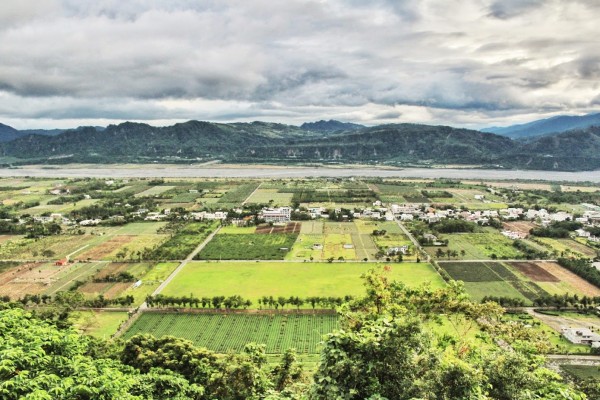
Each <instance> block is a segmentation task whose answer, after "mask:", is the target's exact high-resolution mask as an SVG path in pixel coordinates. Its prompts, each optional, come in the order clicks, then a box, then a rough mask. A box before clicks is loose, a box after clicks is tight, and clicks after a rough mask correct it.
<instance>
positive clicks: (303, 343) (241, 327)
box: [123, 312, 338, 354]
mask: <svg viewBox="0 0 600 400" xmlns="http://www.w3.org/2000/svg"><path fill="white" fill-rule="evenodd" d="M337 325H338V317H337V315H244V314H229V315H228V314H163V313H154V312H145V313H143V314H142V315H141V316H140V318H139V319H138V320H137V321H135V323H134V324H133V325H132V326H131V328H129V330H128V331H127V332H126V333H125V335H124V336H123V337H124V338H125V339H127V338H130V337H131V336H133V335H136V334H140V333H150V334H152V335H154V336H156V337H161V336H165V335H173V336H177V337H181V338H184V339H188V340H191V341H192V342H194V344H195V345H196V346H201V347H206V348H208V349H209V350H213V351H215V352H217V353H228V352H230V351H233V352H240V351H241V350H243V348H244V346H245V345H246V344H247V343H251V342H253V343H260V344H265V345H266V352H267V353H268V354H281V353H283V352H284V351H285V350H287V349H288V348H295V349H296V350H297V351H298V353H300V354H316V353H318V352H319V342H321V340H322V339H323V335H325V334H327V333H329V332H333V331H334V330H335V329H337Z"/></svg>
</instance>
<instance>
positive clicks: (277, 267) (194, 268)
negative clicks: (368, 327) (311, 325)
mask: <svg viewBox="0 0 600 400" xmlns="http://www.w3.org/2000/svg"><path fill="white" fill-rule="evenodd" d="M375 265H376V264H373V263H368V264H367V263H349V262H345V263H316V262H315V263H310V262H235V261H231V262H192V263H189V264H187V265H186V266H185V267H184V268H183V270H181V272H180V273H179V274H178V275H177V276H176V277H175V279H173V281H172V282H171V283H170V284H169V285H167V287H166V288H165V289H164V290H163V292H162V293H163V294H165V295H171V296H179V295H181V294H186V295H187V294H190V293H192V294H194V295H195V296H197V297H204V296H207V297H212V296H231V295H240V296H242V297H244V298H248V299H250V300H252V302H253V304H254V305H253V307H256V305H257V304H258V303H257V300H258V298H260V297H262V296H265V295H266V296H275V297H277V296H284V297H289V296H299V297H308V296H345V295H355V296H358V295H362V294H363V293H364V289H363V281H362V280H361V278H360V276H361V275H362V274H363V273H365V272H367V271H368V270H369V269H371V268H373V267H374V266H375ZM380 265H383V264H380ZM388 276H389V278H390V279H394V280H398V281H402V282H404V283H406V284H407V285H411V286H417V285H421V284H423V283H426V282H431V285H432V286H433V287H442V286H444V281H443V280H442V278H441V277H440V275H439V274H438V273H437V272H436V271H435V270H434V269H433V267H431V265H429V264H426V263H398V264H392V265H391V271H390V272H389V275H388Z"/></svg>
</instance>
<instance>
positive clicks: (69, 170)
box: [0, 164, 600, 183]
mask: <svg viewBox="0 0 600 400" xmlns="http://www.w3.org/2000/svg"><path fill="white" fill-rule="evenodd" d="M352 176H356V177H380V178H451V179H474V180H485V181H489V180H516V179H518V180H539V181H569V182H585V181H589V182H595V183H600V170H596V171H582V172H563V171H532V170H523V171H521V170H496V169H469V168H403V169H384V168H376V167H353V166H348V167H341V166H340V167H331V168H330V167H296V166H289V167H281V166H255V165H219V164H211V165H197V166H194V165H192V166H190V165H185V166H183V165H156V164H150V165H136V164H122V165H89V164H85V165H79V164H77V165H65V166H38V165H35V166H23V167H19V168H10V169H9V168H2V169H0V177H37V178H86V177H90V178H311V177H352Z"/></svg>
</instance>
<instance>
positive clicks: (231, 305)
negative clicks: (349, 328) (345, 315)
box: [146, 294, 353, 310]
mask: <svg viewBox="0 0 600 400" xmlns="http://www.w3.org/2000/svg"><path fill="white" fill-rule="evenodd" d="M352 299H353V297H352V296H344V297H335V296H329V297H326V296H310V297H298V296H289V297H284V296H278V297H274V296H262V297H260V298H259V299H258V301H257V302H258V306H259V308H260V309H263V308H264V309H274V310H278V309H280V308H281V309H285V307H286V306H290V307H296V308H297V309H300V307H302V306H304V305H310V306H311V307H312V308H313V309H315V308H317V307H319V308H324V309H335V308H336V307H339V306H341V305H342V304H343V303H344V302H348V301H350V300H352ZM146 304H148V306H149V307H186V306H187V307H190V308H192V307H195V308H200V307H202V308H215V309H222V308H224V309H226V310H229V309H241V308H243V309H247V308H248V307H250V306H252V304H253V303H252V301H251V300H249V299H244V298H243V297H242V296H239V295H234V296H228V297H225V296H213V297H196V296H194V295H193V294H190V295H189V296H167V295H164V294H157V295H154V296H147V297H146Z"/></svg>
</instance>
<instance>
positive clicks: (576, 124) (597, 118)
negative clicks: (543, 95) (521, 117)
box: [482, 113, 600, 139]
mask: <svg viewBox="0 0 600 400" xmlns="http://www.w3.org/2000/svg"><path fill="white" fill-rule="evenodd" d="M594 125H596V126H598V125H600V113H594V114H587V115H582V116H578V115H558V116H556V117H552V118H546V119H540V120H537V121H532V122H528V123H526V124H518V125H511V126H506V127H490V128H484V129H482V132H491V133H496V134H498V135H503V136H508V137H511V138H515V139H516V138H526V137H533V136H540V135H546V134H549V133H560V132H566V131H569V130H573V129H583V128H589V127H590V126H594Z"/></svg>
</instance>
